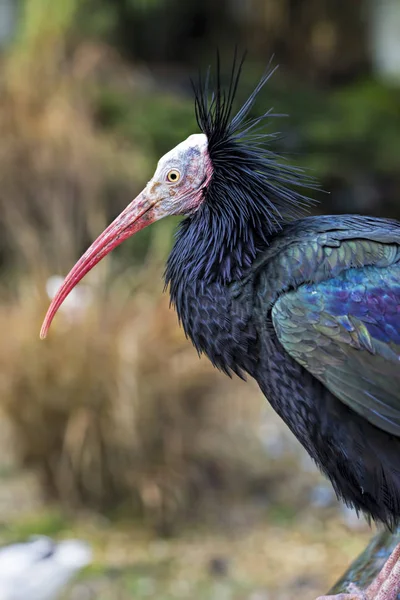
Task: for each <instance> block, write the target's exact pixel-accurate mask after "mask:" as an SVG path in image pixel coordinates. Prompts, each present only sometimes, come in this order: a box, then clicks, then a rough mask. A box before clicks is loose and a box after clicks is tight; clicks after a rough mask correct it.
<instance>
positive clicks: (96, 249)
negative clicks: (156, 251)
mask: <svg viewBox="0 0 400 600" xmlns="http://www.w3.org/2000/svg"><path fill="white" fill-rule="evenodd" d="M159 200H160V199H159V198H157V197H155V198H151V197H149V196H148V194H147V193H146V190H143V192H141V193H140V194H139V196H137V198H135V200H133V201H132V202H131V203H130V204H128V206H127V207H126V208H125V210H123V211H122V213H121V214H120V215H119V216H118V217H117V218H116V219H115V220H114V221H113V222H112V223H111V225H109V226H108V227H107V229H105V230H104V231H103V233H101V234H100V235H99V237H98V238H97V240H95V241H94V242H93V244H92V245H91V246H90V248H88V249H87V250H86V252H85V254H83V256H81V258H80V259H79V260H78V262H77V263H76V264H75V266H74V267H72V269H71V271H70V272H69V273H68V275H67V276H66V278H65V280H64V283H63V284H62V286H61V287H60V289H59V290H58V292H57V294H56V295H55V296H54V298H53V300H52V302H51V304H50V307H49V310H48V311H47V314H46V317H45V319H44V321H43V325H42V328H41V330H40V337H41V339H44V338H45V337H46V335H47V332H48V330H49V328H50V325H51V322H52V320H53V318H54V316H55V314H56V312H57V310H58V309H59V308H60V306H61V304H62V303H63V302H64V300H65V298H66V297H67V296H68V294H69V293H70V292H71V290H72V289H73V288H74V287H75V286H76V285H77V283H79V281H80V280H81V279H82V278H83V277H84V276H85V275H86V273H88V272H89V271H90V270H91V269H93V267H94V266H95V265H97V263H98V262H99V261H100V260H101V259H102V258H104V257H105V256H106V255H107V254H108V253H109V252H111V250H113V249H114V248H116V247H117V246H119V245H120V244H121V243H122V242H123V241H124V240H126V239H127V238H129V237H131V236H132V235H133V234H134V233H136V232H137V231H140V230H141V229H144V228H145V227H147V225H150V224H151V223H153V222H154V221H156V220H158V219H160V218H161V217H162V216H164V215H163V214H162V213H161V211H157V212H158V214H157V215H156V214H155V210H154V207H155V205H156V204H157V203H158V202H159Z"/></svg>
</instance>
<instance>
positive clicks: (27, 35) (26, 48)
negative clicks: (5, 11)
mask: <svg viewBox="0 0 400 600" xmlns="http://www.w3.org/2000/svg"><path fill="white" fill-rule="evenodd" d="M83 2H85V0H83ZM80 4H82V2H80V0H63V1H62V2H53V0H25V1H24V2H23V3H22V10H21V14H20V18H19V28H18V34H17V38H16V47H17V49H18V51H19V52H22V53H29V52H30V51H32V49H33V48H34V47H35V46H36V45H37V44H38V43H43V41H46V40H47V39H48V38H49V37H51V38H59V39H62V38H63V36H64V35H65V33H66V32H68V31H69V30H70V29H71V26H72V25H73V23H74V19H75V16H76V11H77V8H78V6H79V5H80Z"/></svg>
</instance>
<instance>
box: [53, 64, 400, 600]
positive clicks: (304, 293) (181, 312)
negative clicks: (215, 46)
mask: <svg viewBox="0 0 400 600" xmlns="http://www.w3.org/2000/svg"><path fill="white" fill-rule="evenodd" d="M241 67H242V64H240V65H239V67H237V65H235V64H234V67H233V70H232V74H231V79H230V83H229V86H228V88H227V90H226V91H224V90H223V88H222V86H221V82H220V75H219V70H218V72H217V82H216V86H215V89H214V91H213V93H212V95H211V98H210V95H209V90H208V87H209V86H208V84H209V78H208V77H207V78H206V82H205V84H204V85H202V84H201V85H200V86H199V87H198V88H195V94H196V116H197V121H198V124H199V126H200V129H201V131H202V133H200V134H195V135H192V136H190V137H189V138H188V139H187V140H185V141H184V142H182V143H181V144H179V145H178V146H177V147H176V148H174V149H173V150H171V151H170V152H169V153H168V154H166V155H165V156H164V157H162V158H161V159H160V161H159V163H158V166H157V169H156V172H155V174H154V177H153V178H152V179H151V181H150V182H149V183H148V184H147V186H146V188H145V189H144V190H143V191H142V192H141V194H139V196H138V197H137V198H136V199H135V200H134V201H133V202H131V204H129V205H128V206H127V207H126V209H125V210H124V211H123V212H122V213H121V214H120V215H119V217H117V218H116V219H115V221H114V222H113V223H112V224H111V225H110V226H109V227H108V228H107V229H106V230H105V231H104V232H103V233H102V234H101V235H100V236H99V237H98V239H97V240H96V241H95V242H94V243H93V244H92V246H91V247H90V248H89V249H88V250H87V252H86V253H85V254H84V255H83V256H82V257H81V259H80V260H79V261H78V262H77V263H76V265H75V266H74V267H73V269H72V270H71V271H70V273H69V275H68V276H67V277H66V279H65V281H64V283H63V285H62V287H61V288H60V290H59V292H58V293H57V295H56V297H55V298H54V299H53V301H52V304H51V306H50V308H49V311H48V313H47V315H46V319H45V322H44V324H43V327H42V332H41V335H42V337H44V336H45V335H46V333H47V330H48V328H49V326H50V323H51V320H52V319H53V317H54V314H55V313H56V311H57V310H58V308H59V306H60V305H61V303H62V302H63V300H64V299H65V298H66V296H67V295H68V294H69V292H70V291H71V290H72V289H73V287H74V286H75V285H76V284H77V283H78V281H80V279H82V277H83V276H84V275H85V273H87V272H88V271H89V270H90V269H91V268H92V267H93V266H94V265H95V264H96V263H97V262H99V260H101V259H102V258H103V257H104V256H105V255H106V254H108V253H109V252H110V251H111V250H112V249H113V248H114V247H115V246H117V245H119V244H120V243H121V242H122V241H123V240H124V239H126V238H128V237H130V236H131V235H133V234H134V233H136V232H137V231H139V230H140V229H142V228H143V227H146V226H147V225H149V224H151V223H152V222H154V221H156V220H158V219H160V218H163V217H165V216H167V215H176V214H180V215H185V217H186V218H185V219H184V220H183V221H182V223H181V225H180V227H179V229H178V232H177V236H176V240H175V245H174V247H173V249H172V252H171V255H170V257H169V259H168V263H167V268H166V273H165V279H166V283H167V285H168V286H169V289H170V294H171V300H172V303H173V304H174V305H175V307H176V309H177V313H178V316H179V319H180V321H181V323H182V325H183V327H184V329H185V332H186V334H187V335H188V337H190V339H191V340H192V342H193V344H194V345H195V347H196V348H197V350H198V351H199V352H203V353H205V354H206V355H207V356H208V357H209V359H210V360H211V362H212V363H213V364H214V365H215V366H216V367H218V368H219V369H221V370H222V371H224V372H226V373H227V374H231V373H236V374H238V375H239V376H245V375H246V374H249V375H250V376H252V377H254V379H255V380H256V381H257V382H258V384H259V386H260V388H261V390H262V392H263V393H264V394H265V396H266V397H267V399H268V400H269V402H270V403H271V404H272V406H273V408H274V409H275V410H276V412H277V413H278V414H279V415H280V416H281V417H282V419H283V420H284V421H285V422H286V424H287V425H288V426H289V428H290V429H291V430H292V432H293V433H294V435H295V436H296V437H297V438H298V439H299V441H300V442H301V443H302V444H303V446H304V447H305V449H306V450H307V451H308V453H309V454H310V455H311V456H312V458H313V459H314V460H315V461H316V463H317V464H318V465H319V467H320V468H321V470H322V471H323V472H324V473H325V474H326V475H327V476H328V477H329V478H330V480H331V482H332V484H333V486H334V488H335V490H336V492H337V494H338V495H339V496H340V497H341V498H343V499H344V500H345V502H346V503H347V504H348V505H350V506H353V507H355V508H356V509H357V510H359V511H363V512H364V513H365V514H366V515H367V516H369V517H372V518H373V519H375V520H377V521H382V522H383V523H385V524H386V525H387V526H389V527H393V526H395V525H396V524H397V523H399V522H400V369H399V367H400V223H398V222H396V221H391V220H385V219H375V218H370V217H361V216H352V215H347V216H326V217H305V218H303V217H304V209H305V208H307V207H308V206H309V205H310V200H309V198H308V197H307V196H305V195H304V193H303V190H304V189H306V188H310V186H311V187H312V182H311V181H310V180H309V179H308V178H307V177H306V176H305V175H304V173H303V171H302V170H301V169H297V168H295V167H292V166H290V165H288V164H286V163H284V162H282V160H281V159H280V158H279V157H278V156H277V155H276V154H275V153H274V152H273V151H272V150H271V149H270V146H271V144H272V143H273V142H274V138H275V136H274V135H273V134H267V133H265V132H263V131H262V126H263V124H264V122H265V121H267V120H268V119H269V118H270V117H272V116H273V115H271V114H270V112H267V113H265V114H264V115H261V116H260V117H256V118H250V117H249V111H250V109H251V108H252V106H253V104H254V102H255V99H256V97H257V94H258V92H259V91H260V89H261V88H262V87H263V86H264V84H265V82H266V81H267V80H268V77H269V75H266V76H264V77H263V78H262V79H261V81H260V83H259V84H258V85H257V86H256V88H255V90H254V91H253V93H252V94H251V95H250V97H249V99H248V100H247V101H246V102H245V103H244V104H243V106H242V107H241V108H240V109H239V110H238V112H237V113H236V114H234V113H233V102H234V98H235V94H236V89H237V85H238V80H239V75H240V71H241ZM399 581H400V574H399ZM376 598H377V599H378V598H379V600H381V599H382V600H383V599H384V600H386V598H387V597H386V596H381V597H378V596H376Z"/></svg>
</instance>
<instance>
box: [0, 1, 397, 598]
mask: <svg viewBox="0 0 400 600" xmlns="http://www.w3.org/2000/svg"><path fill="white" fill-rule="evenodd" d="M236 44H237V45H238V46H239V48H243V49H245V48H246V49H247V50H248V59H247V61H246V64H245V68H244V72H243V78H242V82H241V88H240V91H239V96H240V98H241V99H244V98H245V97H246V95H247V94H248V93H249V92H250V90H251V89H252V86H254V84H255V83H256V81H257V79H258V78H259V77H260V75H261V74H262V72H263V71H264V69H265V67H266V65H267V64H268V62H269V60H270V58H271V56H273V57H274V58H273V63H274V64H279V65H280V67H279V70H278V72H277V73H276V74H275V75H274V77H273V78H272V79H271V80H270V82H269V84H268V85H267V86H266V88H265V89H264V90H263V91H262V93H261V94H260V98H259V101H258V104H257V106H256V108H255V111H257V109H258V110H260V111H265V110H266V109H267V108H269V107H274V109H275V111H276V112H279V113H285V114H288V115H290V116H289V118H279V119H276V121H275V122H274V123H273V124H272V125H271V127H274V128H276V129H277V131H281V132H282V134H283V135H282V137H281V139H280V141H279V142H278V150H279V151H280V152H282V153H285V154H287V155H288V156H289V157H290V160H293V162H294V163H296V164H300V165H302V166H304V167H307V168H309V169H311V171H312V173H313V175H314V176H315V177H316V178H317V179H318V180H319V181H320V182H321V186H322V188H323V189H324V190H326V191H327V192H330V193H329V194H326V193H324V194H322V193H321V194H318V199H319V200H321V204H320V205H318V206H317V209H316V210H317V211H319V212H324V213H342V212H356V213H369V214H374V215H379V216H391V217H398V218H399V217H400V205H399V198H400V168H399V167H400V164H399V162H400V2H399V0H354V1H352V2H349V1H348V0H242V1H240V0H219V1H218V2H216V1H215V0H190V1H188V0H62V1H59V2H55V1H54V0H19V1H18V0H0V132H1V140H0V270H1V281H0V329H1V338H0V415H1V419H0V542H3V543H8V542H13V541H17V540H21V539H24V538H25V537H26V536H28V535H30V534H33V533H34V534H45V535H51V536H53V537H55V538H63V537H71V536H75V537H78V538H82V539H86V540H88V541H89V542H90V543H91V545H92V547H93V549H94V563H93V566H92V567H91V568H89V569H88V570H87V571H86V572H85V573H84V574H83V575H82V576H81V579H80V580H78V582H77V583H75V585H74V586H73V588H72V590H70V591H69V592H67V596H65V597H66V598H70V599H73V600H88V599H92V598H98V599H100V600H107V599H115V600H128V599H130V598H137V599H139V600H142V599H145V598H148V599H155V598H157V599H161V600H177V599H178V598H179V599H192V598H196V599H201V600H202V599H204V600H214V599H218V600H220V599H221V600H231V599H232V600H271V599H272V598H273V599H274V600H289V599H290V600H293V599H294V598H296V600H312V599H313V598H314V597H315V596H317V595H319V594H321V593H323V592H326V591H327V589H328V588H329V587H330V585H331V584H332V583H333V582H334V581H335V579H336V578H337V577H338V576H339V575H340V574H341V572H342V571H343V570H344V568H345V567H346V565H347V564H348V563H349V562H351V560H352V559H353V558H354V557H355V556H356V554H357V553H358V552H359V551H361V550H362V549H363V548H364V546H365V544H366V542H367V540H368V539H369V537H370V536H371V530H370V529H369V528H368V526H367V525H366V524H365V523H364V521H363V520H362V519H361V520H358V519H357V517H356V515H355V514H354V513H352V512H351V511H349V510H347V509H345V507H343V506H342V505H340V504H339V503H338V502H337V501H336V499H335V496H334V494H333V491H332V489H331V487H330V485H329V484H328V483H327V482H326V481H325V480H324V479H322V477H320V475H319V474H318V473H317V472H316V470H315V468H314V467H313V465H312V464H311V462H310V460H309V459H308V457H307V456H306V454H305V452H304V451H303V450H302V448H300V446H299V445H298V444H297V442H296V441H295V440H294V438H293V437H292V435H291V434H290V433H289V431H288V430H287V429H286V428H285V426H283V425H282V423H281V422H280V421H279V419H278V418H277V417H276V416H275V414H274V413H273V411H272V410H271V409H270V407H269V406H267V404H266V402H265V400H264V398H263V397H262V395H261V393H260V392H259V391H258V389H257V387H256V386H255V385H254V384H253V383H252V382H248V383H244V382H242V381H239V380H238V379H234V380H229V379H228V378H227V377H225V376H224V375H222V374H220V373H218V372H216V371H215V370H213V368H212V367H211V365H210V364H209V363H208V361H207V360H206V359H202V360H199V359H198V357H197V354H196V352H195V351H194V350H193V348H192V347H191V345H190V343H189V342H188V341H187V340H185V338H184V335H183V334H182V332H181V330H180V329H179V327H178V324H177V318H176V315H175V313H174V312H173V311H171V310H170V309H169V306H168V297H167V295H165V294H164V295H163V294H162V287H163V284H162V279H161V278H162V272H163V265H164V262H165V260H166V257H167V255H168V252H169V249H170V247H171V244H172V238H173V231H174V228H175V227H176V224H177V221H176V220H174V219H169V220H166V221H161V222H159V223H157V224H156V225H154V226H153V227H151V228H149V229H146V230H144V231H143V232H141V233H140V234H138V235H137V236H135V238H134V239H131V240H129V241H128V242H126V243H125V244H124V245H123V246H122V247H120V248H118V249H117V250H116V251H115V252H114V253H113V255H112V256H111V257H109V258H107V259H106V260H105V261H103V262H102V263H101V264H100V265H99V266H98V267H96V269H95V270H94V271H93V272H92V273H91V274H90V275H89V276H88V277H87V278H86V279H85V281H84V283H83V284H81V285H80V286H79V287H78V288H77V289H76V291H75V293H74V294H73V295H72V296H71V298H70V299H69V301H67V302H66V303H65V305H64V308H63V310H62V311H61V312H60V314H59V315H58V316H57V318H56V320H55V322H54V324H53V327H52V330H51V333H50V335H49V338H48V339H47V340H46V342H40V341H39V336H38V334H39V329H40V324H41V321H42V319H43V316H44V314H45V311H46V309H47V306H48V303H49V297H51V296H52V295H53V294H54V292H55V290H56V289H57V286H58V285H59V283H60V281H61V277H62V276H63V275H65V274H66V273H67V271H68V270H69V269H70V267H71V266H72V265H73V264H74V262H75V261H76V259H77V258H78V257H79V256H80V254H81V253H82V252H83V251H84V249H85V248H86V247H87V245H88V244H89V242H90V241H92V240H93V239H94V238H95V237H96V236H97V235H98V233H99V232H100V231H101V230H102V229H103V228H104V227H105V225H106V224H107V223H108V222H109V221H110V220H111V219H112V218H113V217H114V216H116V214H117V213H119V212H120V210H121V209H122V208H123V207H124V206H125V205H126V204H127V203H128V202H129V201H130V200H131V199H132V198H133V197H134V196H135V195H136V193H137V192H138V191H139V190H140V189H141V188H142V187H143V185H144V184H145V183H146V182H147V180H148V179H149V178H150V177H151V175H152V173H153V171H154V168H155V165H156V162H157V160H158V158H159V157H160V155H162V154H163V153H165V152H166V151H167V150H169V149H170V148H171V147H173V146H174V145H175V144H177V143H178V142H180V141H182V140H183V139H184V138H185V137H186V136H188V135H189V134H191V133H193V132H196V131H197V126H196V123H195V118H194V103H193V98H192V94H191V88H190V81H189V78H190V77H193V76H194V77H196V75H197V72H198V69H199V68H202V69H204V68H206V67H207V66H208V64H210V63H211V64H213V63H215V55H216V49H217V48H218V49H219V50H220V53H221V56H222V59H223V65H224V68H225V69H226V70H227V71H228V70H229V67H230V64H231V60H232V56H233V51H234V47H235V45H236Z"/></svg>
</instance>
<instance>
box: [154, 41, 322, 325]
mask: <svg viewBox="0 0 400 600" xmlns="http://www.w3.org/2000/svg"><path fill="white" fill-rule="evenodd" d="M243 62H244V57H242V58H241V59H238V56H237V53H235V57H234V61H233V65H232V69H231V74H230V79H229V83H228V85H227V86H226V87H224V86H223V85H222V77H221V68H220V61H219V59H218V60H217V68H216V73H215V81H213V82H212V81H211V77H210V70H208V71H207V74H206V76H205V78H202V77H201V76H200V77H199V81H198V83H197V84H193V87H194V93H195V108H196V117H197V122H198V124H199V127H200V129H201V131H202V132H203V133H204V134H205V135H206V136H207V139H208V153H209V156H210V158H211V162H212V166H213V174H212V177H211V180H210V181H209V183H208V185H207V187H206V188H205V189H204V190H203V194H204V201H203V202H201V203H200V205H199V207H198V209H197V210H196V211H195V212H194V213H192V214H190V215H188V216H187V217H186V218H185V219H184V220H183V221H182V223H181V224H180V227H179V229H178V232H177V236H176V242H175V245H174V248H173V250H172V252H171V255H170V257H169V259H168V262H167V269H166V273H165V280H166V283H167V284H170V286H171V298H172V301H173V302H174V303H175V304H176V305H177V309H178V314H180V313H181V302H182V298H183V294H184V289H185V288H186V286H187V285H189V284H190V285H192V284H193V283H194V282H196V281H197V282H198V281H200V282H203V283H207V284H208V283H210V282H212V281H219V282H222V283H224V284H226V283H229V282H232V281H235V280H240V278H241V277H243V276H244V274H245V273H246V272H248V270H249V269H250V268H251V266H252V264H253V261H254V260H255V258H256V256H257V255H258V253H259V252H261V251H263V250H265V247H266V246H267V245H268V243H269V239H270V237H271V236H272V235H274V234H276V233H277V232H278V231H280V229H281V228H282V226H283V225H284V224H285V223H286V222H288V221H290V220H292V219H294V218H298V217H300V216H303V214H304V212H305V211H306V209H307V208H308V207H309V206H310V204H311V203H312V201H311V200H310V199H309V198H308V197H307V196H306V195H305V193H304V191H305V190H306V189H307V188H312V187H316V186H315V183H314V182H313V180H312V179H311V178H309V177H307V176H306V175H305V173H304V171H303V170H302V169H300V168H296V167H294V166H291V165H290V164H288V163H286V162H285V161H284V160H283V159H282V158H280V157H279V156H278V155H277V154H276V153H275V152H274V150H273V145H274V144H276V138H277V137H278V134H276V133H275V134H274V133H269V132H268V131H266V129H265V127H266V125H267V124H268V122H269V121H270V120H271V119H272V118H273V117H277V116H279V115H276V114H274V113H273V112H272V111H271V110H269V111H267V112H265V113H263V114H261V116H258V117H251V116H250V111H251V109H252V107H253V106H254V103H255V101H256V98H257V96H258V94H259V92H260V90H261V89H262V88H263V87H264V85H265V84H266V83H267V81H268V80H269V78H270V77H271V75H272V74H273V72H274V69H272V68H269V69H268V70H267V71H266V72H265V74H264V75H263V77H262V78H261V80H260V81H259V83H258V84H257V85H256V87H255V88H254V90H253V92H252V93H251V94H250V96H249V98H248V99H247V100H246V101H245V102H244V104H243V105H242V106H241V108H239V109H238V110H237V112H234V105H235V98H236V92H237V89H238V84H239V80H240V75H241V72H242V67H243ZM211 84H213V85H211Z"/></svg>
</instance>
